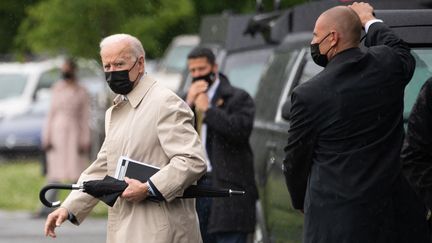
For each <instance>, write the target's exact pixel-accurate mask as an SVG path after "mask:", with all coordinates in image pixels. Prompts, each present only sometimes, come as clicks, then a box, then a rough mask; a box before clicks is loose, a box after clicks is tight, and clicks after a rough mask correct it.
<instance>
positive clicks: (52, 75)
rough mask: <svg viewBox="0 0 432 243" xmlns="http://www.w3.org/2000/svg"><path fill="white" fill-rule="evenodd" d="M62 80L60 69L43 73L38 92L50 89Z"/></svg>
mask: <svg viewBox="0 0 432 243" xmlns="http://www.w3.org/2000/svg"><path fill="white" fill-rule="evenodd" d="M59 79H60V69H58V68H56V69H51V70H49V71H46V72H44V73H42V75H41V77H40V79H39V83H38V86H37V89H36V91H38V90H40V89H49V88H51V86H52V85H53V84H54V82H56V81H57V80H59Z"/></svg>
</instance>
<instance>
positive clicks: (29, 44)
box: [0, 0, 304, 59]
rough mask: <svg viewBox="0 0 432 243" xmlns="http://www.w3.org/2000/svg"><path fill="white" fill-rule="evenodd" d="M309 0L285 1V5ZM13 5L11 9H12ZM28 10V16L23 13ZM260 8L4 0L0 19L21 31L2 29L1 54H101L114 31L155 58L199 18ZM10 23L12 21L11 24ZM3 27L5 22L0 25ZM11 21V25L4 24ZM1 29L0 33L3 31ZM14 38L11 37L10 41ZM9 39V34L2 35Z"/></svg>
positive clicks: (228, 0) (192, 1)
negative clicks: (133, 38) (130, 37)
mask: <svg viewBox="0 0 432 243" xmlns="http://www.w3.org/2000/svg"><path fill="white" fill-rule="evenodd" d="M301 2H304V0H282V1H281V6H282V8H287V7H290V6H293V5H294V4H297V3H301ZM263 3H264V10H265V11H270V10H272V3H273V1H272V0H263ZM11 9H12V10H11ZM24 9H26V10H27V11H26V14H27V17H26V18H25V19H24V20H23V21H21V19H22V18H23V17H24V14H25V12H24ZM224 10H232V12H235V13H252V12H254V11H255V1H254V0H236V1H232V0H220V1H204V0H146V1H142V0H129V1H121V0H73V1H64V0H39V1H38V0H19V1H16V0H4V1H2V3H1V4H0V13H9V12H10V13H11V16H10V18H9V17H8V16H7V15H3V14H2V15H1V16H2V17H0V19H6V20H8V19H9V20H8V21H9V22H8V23H10V22H11V21H13V22H14V24H15V25H13V26H12V27H11V28H12V29H13V28H15V32H16V29H17V26H18V25H19V30H18V34H17V35H16V36H15V32H14V30H10V29H9V30H8V29H7V28H3V32H5V35H2V36H6V37H3V38H6V41H3V42H2V44H0V53H1V52H2V51H3V52H5V50H6V51H7V50H8V48H9V49H10V43H8V42H10V40H12V38H14V45H15V49H16V50H18V51H19V52H20V53H21V54H25V53H35V54H43V53H47V54H53V55H57V54H59V53H60V54H69V55H73V56H82V57H89V58H96V59H98V56H99V55H98V52H99V50H98V44H99V42H100V40H101V39H102V38H103V37H105V36H107V35H110V34H114V33H129V34H132V35H135V36H137V37H138V38H139V39H140V40H141V41H142V42H143V45H144V48H145V49H146V53H147V56H148V57H150V58H154V57H159V56H161V55H162V53H163V51H164V50H165V48H166V47H167V46H168V44H169V42H170V41H171V39H172V38H173V37H174V36H176V35H179V34H188V33H197V32H198V30H199V27H200V20H201V17H202V16H203V15H206V14H220V13H222V11H224ZM9 25H10V24H9ZM0 26H3V25H0ZM4 26H6V25H4ZM3 32H1V31H0V33H3ZM8 38H9V41H7V40H8ZM3 40H4V39H3Z"/></svg>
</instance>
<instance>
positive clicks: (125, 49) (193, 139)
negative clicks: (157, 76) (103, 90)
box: [45, 34, 206, 243]
mask: <svg viewBox="0 0 432 243" xmlns="http://www.w3.org/2000/svg"><path fill="white" fill-rule="evenodd" d="M100 48H101V51H100V54H101V58H102V63H103V67H104V70H105V73H106V78H107V82H108V84H109V86H110V88H111V89H112V90H113V91H114V92H115V93H117V94H120V95H118V96H117V97H116V98H115V99H114V105H113V106H112V107H111V108H109V109H108V111H107V113H106V118H105V131H106V138H105V141H104V143H103V145H102V148H101V150H100V152H99V154H98V156H97V159H96V160H95V161H94V162H93V163H92V164H91V165H90V167H88V168H87V169H86V170H85V171H84V172H83V173H82V174H81V176H80V179H79V182H83V181H87V180H95V179H102V178H103V177H104V176H105V175H106V174H108V175H111V176H113V175H114V172H115V169H116V164H117V160H118V158H119V157H120V156H122V155H124V156H127V157H129V158H131V159H133V160H138V161H143V162H146V163H149V164H152V165H154V166H158V167H160V168H161V170H160V171H159V172H157V173H156V174H155V175H153V176H152V177H151V178H150V180H149V182H150V183H149V182H146V183H141V182H140V181H138V180H134V179H126V182H127V183H128V184H129V185H128V187H127V188H126V190H125V191H124V192H123V194H122V195H121V197H120V198H119V199H117V202H116V203H115V204H114V206H113V208H110V209H109V214H108V225H107V242H109V243H124V242H128V243H135V242H136V243H138V242H140V243H141V242H147V243H156V242H161V243H171V242H176V243H177V242H184V243H191V242H193V243H195V242H202V240H201V236H200V232H199V226H198V218H197V214H196V212H195V200H194V199H176V197H177V196H180V195H182V194H183V191H184V189H185V188H187V187H188V186H189V185H191V184H193V183H195V182H196V181H197V180H198V179H199V178H200V177H201V176H202V175H203V173H204V172H205V171H206V166H205V163H204V159H203V148H202V146H201V143H200V141H199V138H198V135H197V133H196V132H195V129H194V128H193V124H192V123H193V112H192V111H191V110H190V109H189V107H188V105H187V104H186V103H184V101H182V100H181V99H180V98H179V97H177V96H176V95H175V94H174V93H172V92H171V91H170V90H168V89H165V88H162V87H161V86H159V85H158V83H157V82H156V81H154V80H152V79H151V78H149V77H147V76H146V75H145V73H144V64H145V59H144V55H145V54H144V49H143V47H142V45H141V43H140V41H139V40H138V39H136V38H135V37H133V36H130V35H126V34H117V35H112V36H109V37H107V38H105V39H104V40H102V42H101V44H100ZM149 187H150V188H149ZM155 192H156V194H157V195H159V196H162V197H163V198H164V199H165V200H164V201H163V202H159V203H157V202H153V201H149V200H145V199H146V197H147V196H148V195H150V193H153V194H154V193H155ZM97 202H98V200H97V199H95V198H93V197H91V196H89V195H87V194H86V193H83V192H80V191H73V192H72V193H71V194H70V195H69V196H68V197H67V199H66V200H65V202H64V203H63V205H62V206H61V207H60V208H59V209H57V210H56V211H54V212H53V213H51V214H50V215H49V216H48V217H47V220H46V223H45V234H46V235H47V236H51V237H56V234H55V232H54V230H55V227H58V226H60V224H61V223H63V222H64V221H65V220H66V219H69V220H70V221H71V222H74V223H75V224H79V223H81V222H82V221H83V220H84V219H85V217H86V216H87V215H88V214H89V213H90V211H91V210H92V208H93V207H94V206H95V205H96V204H97Z"/></svg>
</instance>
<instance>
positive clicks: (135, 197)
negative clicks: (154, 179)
mask: <svg viewBox="0 0 432 243" xmlns="http://www.w3.org/2000/svg"><path fill="white" fill-rule="evenodd" d="M125 182H126V183H127V184H128V187H127V188H126V189H125V190H124V191H123V193H122V195H121V197H122V198H124V199H126V200H127V201H129V202H141V201H142V200H144V199H146V198H147V196H148V195H149V188H148V186H147V184H146V183H142V182H140V181H139V180H135V179H130V178H128V177H125Z"/></svg>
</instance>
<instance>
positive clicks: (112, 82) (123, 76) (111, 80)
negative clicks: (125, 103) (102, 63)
mask: <svg viewBox="0 0 432 243" xmlns="http://www.w3.org/2000/svg"><path fill="white" fill-rule="evenodd" d="M137 62H138V59H137V60H136V61H135V63H134V65H133V66H132V67H131V68H130V69H129V70H121V71H112V72H105V79H106V81H107V83H108V85H109V87H110V89H111V90H112V91H113V92H114V93H116V94H122V95H126V94H129V92H131V91H132V89H133V82H135V81H136V80H137V79H138V77H139V74H138V76H137V78H136V79H135V80H134V81H131V80H129V72H130V70H132V69H133V68H134V67H135V65H136V63H137Z"/></svg>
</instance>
